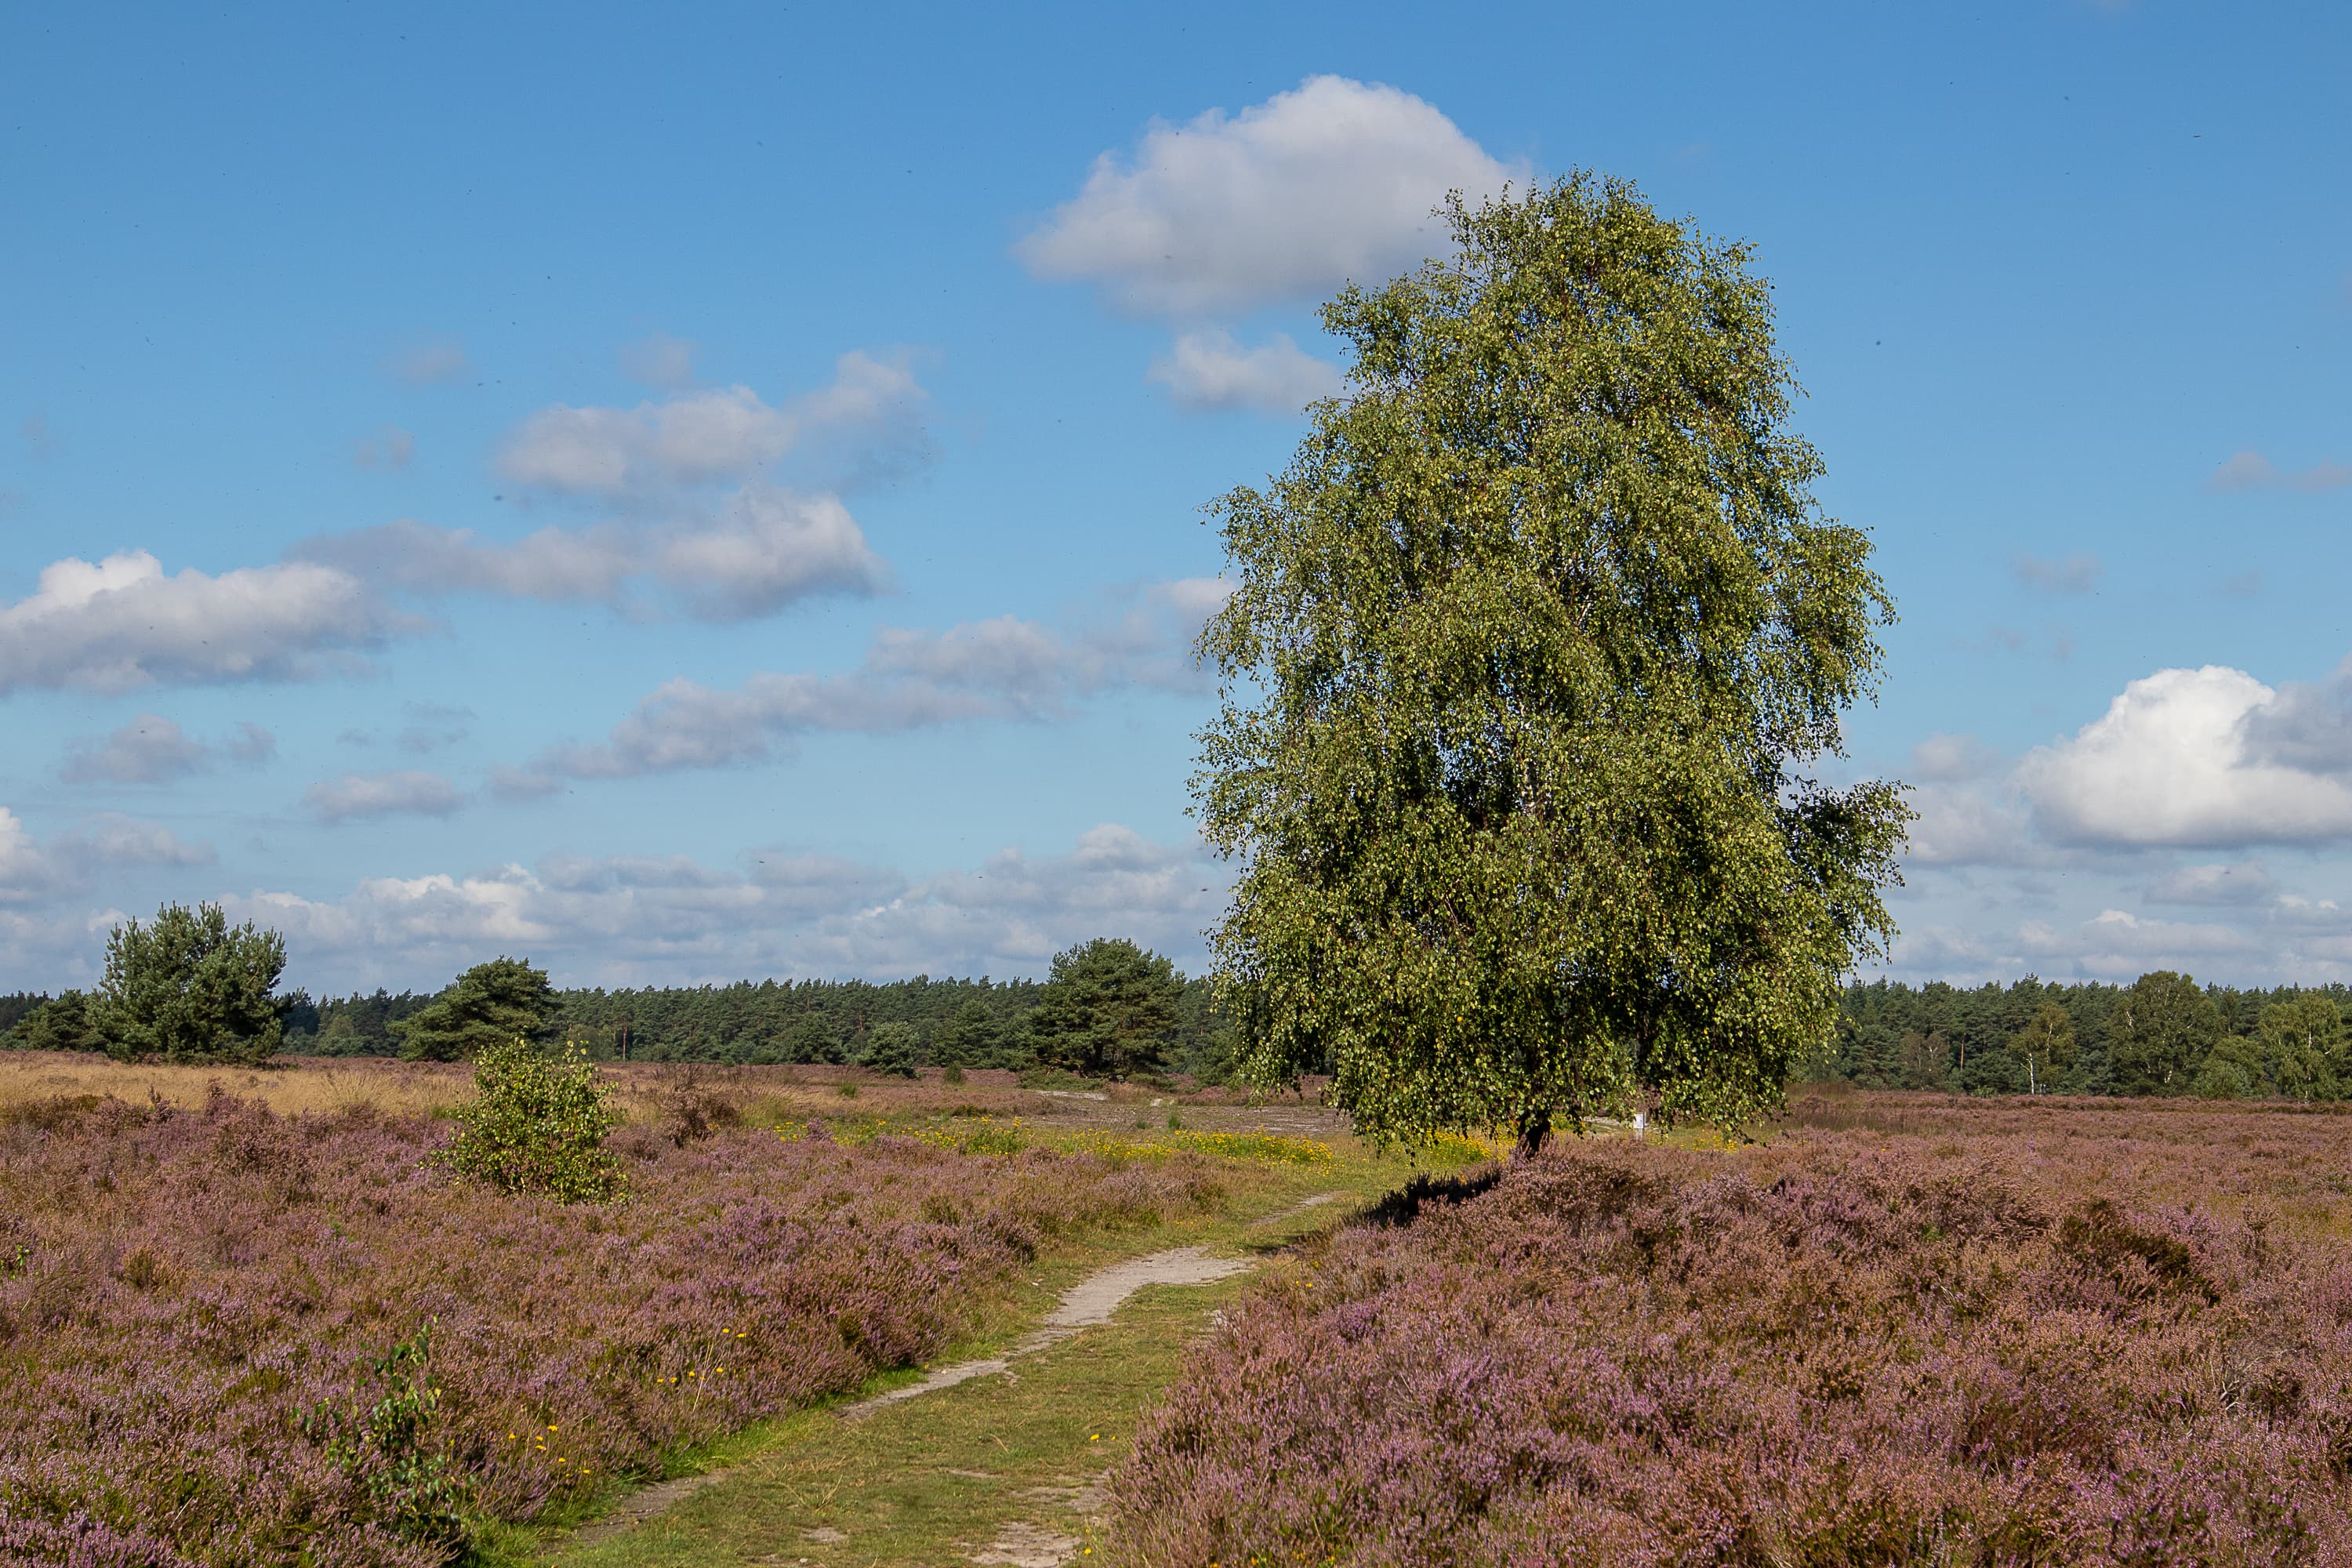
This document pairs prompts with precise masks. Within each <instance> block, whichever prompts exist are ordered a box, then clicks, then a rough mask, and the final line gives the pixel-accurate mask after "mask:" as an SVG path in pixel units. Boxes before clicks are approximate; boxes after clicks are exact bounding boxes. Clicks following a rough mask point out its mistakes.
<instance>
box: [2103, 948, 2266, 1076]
mask: <svg viewBox="0 0 2352 1568" xmlns="http://www.w3.org/2000/svg"><path fill="white" fill-rule="evenodd" d="M2220 1037H2221V1014H2220V1013H2219V1012H2218V1011H2217V1010H2216V1009H2215V1008H2214V1006H2213V999H2212V998H2211V997H2210V996H2208V995H2206V994H2205V992H2204V989H2203V988H2202V987H2201V986H2200V985H2199V984H2197V982H2196V981H2194V980H2192V979H2190V978H2189V976H2188V975H2186V974H2176V973H2173V972H2172V971H2171V970H2169V969H2158V970H2155V971H2153V972H2151V973H2147V974H2143V975H2141V976H2140V977H2139V978H2138V979H2137V980H2136V981H2134V982H2132V986H2131V989H2130V990H2128V991H2126V992H2125V993H2124V994H2123V995H2122V997H2121V998H2120V999H2119V1000H2118V1001H2117V1002H2116V1010H2115V1014H2114V1016H2112V1017H2111V1018H2109V1020H2108V1022H2107V1072H2108V1076H2109V1077H2110V1078H2111V1079H2114V1082H2115V1087H2116V1089H2117V1090H2118V1091H2119V1092H2121V1093H2124V1094H2183V1093H2186V1092H2188V1090H2189V1087H2190V1085H2191V1083H2192V1081H2193V1079H2194V1078H2195V1075H2196V1072H2197V1069H2198V1068H2200V1067H2202V1066H2203V1065H2204V1062H2205V1053H2206V1052H2207V1051H2209V1050H2210V1049H2211V1048H2212V1046H2213V1042H2214V1041H2215V1040H2217V1039H2219V1038H2220ZM2231 1092H2235V1091H2234V1090H2232V1091H2231Z"/></svg>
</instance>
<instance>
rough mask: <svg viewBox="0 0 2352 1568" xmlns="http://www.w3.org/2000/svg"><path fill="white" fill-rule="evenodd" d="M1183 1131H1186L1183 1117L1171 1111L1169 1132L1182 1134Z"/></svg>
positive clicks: (1169, 1114)
mask: <svg viewBox="0 0 2352 1568" xmlns="http://www.w3.org/2000/svg"><path fill="white" fill-rule="evenodd" d="M1183 1129H1184V1119H1183V1117H1181V1116H1180V1115H1178V1114H1177V1113H1176V1112H1175V1111H1172V1110H1171V1111H1170V1112H1169V1113H1168V1131H1171V1132H1181V1131H1183Z"/></svg>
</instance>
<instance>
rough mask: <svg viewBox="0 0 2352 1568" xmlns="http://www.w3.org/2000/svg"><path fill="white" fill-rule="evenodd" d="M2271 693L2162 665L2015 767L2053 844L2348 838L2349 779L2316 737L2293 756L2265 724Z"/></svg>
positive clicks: (2217, 671)
mask: <svg viewBox="0 0 2352 1568" xmlns="http://www.w3.org/2000/svg"><path fill="white" fill-rule="evenodd" d="M2280 696H2281V694H2280V693H2279V692H2277V691H2275V690H2273V689H2272V688H2270V687H2268V686H2265V685H2263V683H2262V682H2261V681H2259V680H2257V679H2254V678H2253V677H2252V676H2251V675H2249V674H2247V673H2246V672H2245V671H2243V670H2241V669H2231V668H2228V667H2226V666H2222V665H2207V666H2205V667H2204V668H2200V669H2160V670H2158V671H2157V672H2156V673H2155V674H2153V675H2150V676H2147V677H2146V678H2144V679H2139V680H2135V681H2133V682H2132V683H2131V684H2130V685H2128V686H2126V688H2125V689H2124V690H2123V693H2122V695H2120V696H2118V697H2117V698H2116V700H2114V702H2112V703H2111V704H2109V706H2108V709H2107V711H2106V712H2105V715H2103V716H2102V717H2100V718H2099V719H2097V720H2095V721H2093V722H2092V723H2089V724H2086V725H2084V727H2083V728H2082V729H2081V730H2080V731H2077V732H2076V733H2075V734H2074V737H2073V738H2071V739H2069V740H2067V741H2063V742H2059V743H2058V744H2056V745H2053V746H2046V747H2042V748H2041V749H2039V750H2037V751H2035V752H2032V753H2031V754H2029V755H2028V756H2027V757H2026V759H2025V761H2024V762H2023V763H2021V764H2020V766H2019V768H2018V772H2017V781H2018V784H2019V785H2020V787H2021V789H2022V790H2023V791H2024V793H2025V795H2026V796H2027V798H2028V799H2029V800H2031V801H2032V805H2033V808H2034V812H2035V816H2036V818H2037V820H2038V821H2039V823H2040V824H2041V826H2042V831H2043V832H2044V833H2045V834H2046V835H2048V836H2049V837H2052V838H2053V839H2057V840H2060V841H2072V842H2076V843H2090V844H2111V845H2139V846H2150V845H2179V846H2184V847H2188V846H2199V847H2223V846H2231V845H2246V844H2262V843H2297V842H2305V843H2308V842H2315V841H2321V840H2326V839H2333V838H2339V837H2346V836H2347V835H2352V780H2347V777H2346V776H2345V774H2344V773H2343V772H2342V771H2341V769H2340V766H2329V765H2326V763H2327V761H2328V759H2326V757H2325V755H2324V754H2323V748H2322V747H2321V746H2320V744H2319V740H2320V739H2325V736H2324V734H2321V733H2320V731H2321V727H2320V726H2319V725H2318V724H2317V723H2316V722H2313V723H2311V724H2307V725H2306V726H2305V729H2306V730H2308V731H2313V732H2314V733H2315V735H2316V736H2317V738H2315V739H2314V740H2313V741H2311V742H2309V743H2308V744H2307V745H2306V747H2305V750H2306V751H2307V752H2310V753H2312V754H2310V755H2307V756H2305V755H2297V754H2296V753H2295V752H2294V748H2293V747H2292V746H2291V745H2289V744H2287V743H2286V742H2288V741H2289V740H2291V739H2292V738H2293V737H2292V736H2281V735H2275V734H2271V733H2269V732H2268V731H2267V730H2266V721H2273V726H2274V724H2275V721H2278V720H2281V719H2283V718H2285V717H2288V716H2287V715H2284V714H2281V713H2280V712H2278V711H2277V710H2278V709H2279V705H2280Z"/></svg>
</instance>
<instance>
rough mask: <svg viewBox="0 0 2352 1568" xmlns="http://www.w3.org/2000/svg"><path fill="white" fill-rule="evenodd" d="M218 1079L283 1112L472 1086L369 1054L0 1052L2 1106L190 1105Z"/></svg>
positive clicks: (400, 1104) (424, 1099) (431, 1104)
mask: <svg viewBox="0 0 2352 1568" xmlns="http://www.w3.org/2000/svg"><path fill="white" fill-rule="evenodd" d="M214 1084H218V1085H220V1086H221V1087H222V1088H223V1089H227V1090H228V1091H229V1092H230V1093H232V1094H235V1095H236V1096H238V1097H239V1098H240V1099H245V1100H265V1101H267V1102H268V1106H269V1109H270V1110H274V1111H276V1112H278V1114H279V1115H281V1116H286V1115H292V1114H294V1113H295V1112H298V1111H304V1110H313V1111H331V1110H341V1109H343V1108H345V1107H347V1106H352V1105H356V1104H359V1103H361V1102H362V1101H365V1102H369V1103H373V1105H375V1106H377V1107H378V1108H379V1109H381V1110H391V1111H410V1112H416V1111H426V1112H429V1111H432V1110H437V1109H439V1108H440V1107H442V1106H446V1105H454V1104H456V1103H457V1102H458V1101H459V1100H465V1099H467V1097H468V1096H470V1095H471V1094H472V1092H473V1072H472V1069H471V1068H468V1067H467V1066H466V1065H464V1064H463V1063H437V1062H393V1061H378V1060H371V1059H367V1058H358V1059H353V1058H342V1059H340V1060H329V1059H324V1058H290V1059H289V1063H288V1065H284V1066H280V1065H278V1064H276V1063H272V1064H271V1065H270V1066H268V1067H267V1068H207V1067H164V1066H162V1065H160V1064H145V1063H133V1062H118V1061H113V1060H110V1059H109V1058H105V1057H101V1056H88V1055H83V1054H80V1053H79V1052H65V1051H0V1106H7V1105H17V1104H22V1103H23V1102H25V1101H26V1100H50V1099H55V1098H57V1097H59V1096H72V1095H83V1094H96V1095H112V1096H114V1097H115V1098H116V1099H118V1100H129V1101H130V1102H131V1104H133V1105H144V1104H146V1103H148V1101H149V1099H150V1098H151V1097H153V1098H156V1099H161V1100H164V1101H166V1102H168V1103H170V1104H173V1105H176V1106H180V1107H182V1108H184V1109H194V1108H195V1107H197V1106H201V1105H203V1104H204V1103H205V1097H206V1096H207V1095H208V1094H209V1093H210V1092H211V1087H212V1086H213V1085H214Z"/></svg>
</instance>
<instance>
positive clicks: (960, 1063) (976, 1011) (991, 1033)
mask: <svg viewBox="0 0 2352 1568" xmlns="http://www.w3.org/2000/svg"><path fill="white" fill-rule="evenodd" d="M1003 1049H1004V1028H1003V1025H1001V1024H999V1023H998V1022H997V1021H996V1015H995V1014H994V1013H992V1012H991V1011H990V1010H989V1006H988V1004H987V1003H985V1002H982V1001H981V1000H980V999H979V998H978V997H974V998H973V999H972V1000H971V1001H969V1002H967V1003H965V1004H964V1005H962V1006H961V1007H959V1008H957V1009H956V1012H955V1016H954V1017H952V1018H950V1019H949V1020H948V1022H947V1025H946V1026H945V1027H943V1028H942V1029H940V1035H939V1043H938V1044H937V1045H936V1046H935V1047H933V1048H932V1054H933V1055H934V1056H936V1057H937V1058H939V1063H940V1066H941V1067H959V1068H975V1067H993V1066H995V1065H996V1059H997V1058H998V1057H999V1056H1000V1055H1001V1054H1002V1053H1003Z"/></svg>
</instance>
